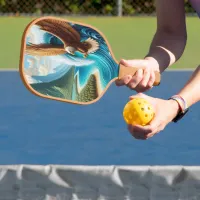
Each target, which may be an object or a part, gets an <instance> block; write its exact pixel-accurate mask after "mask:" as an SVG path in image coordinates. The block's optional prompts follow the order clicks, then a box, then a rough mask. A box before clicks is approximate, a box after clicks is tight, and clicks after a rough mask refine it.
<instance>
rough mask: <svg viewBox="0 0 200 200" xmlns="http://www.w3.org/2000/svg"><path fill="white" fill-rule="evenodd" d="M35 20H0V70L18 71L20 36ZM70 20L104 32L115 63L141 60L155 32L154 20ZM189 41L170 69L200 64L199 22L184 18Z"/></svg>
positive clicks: (193, 18)
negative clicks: (122, 60) (123, 60)
mask: <svg viewBox="0 0 200 200" xmlns="http://www.w3.org/2000/svg"><path fill="white" fill-rule="evenodd" d="M34 18H35V17H1V18H0V26H1V31H0V33H1V37H0V45H1V46H0V68H8V69H9V68H18V66H19V56H20V44H21V37H22V33H23V30H24V28H25V27H26V25H27V24H28V23H29V22H30V21H31V20H32V19H34ZM65 19H69V20H73V21H77V22H82V23H87V24H90V25H92V26H94V27H96V28H98V29H99V30H100V31H101V32H103V33H104V35H105V36H106V38H107V39H108V41H109V43H110V45H111V48H112V50H113V53H114V55H115V57H116V59H117V60H119V59H120V58H125V59H134V58H142V57H144V56H145V54H146V53H147V51H148V47H149V44H150V42H151V40H152V37H153V35H154V32H155V29H156V18H155V17H128V18H127V17H124V18H117V17H108V18H106V17H105V18H104V17H83V18H81V17H77V18H66V17H65ZM187 27H188V28H187V29H188V41H187V47H186V50H185V52H184V55H183V57H182V58H181V60H179V61H178V62H177V63H176V64H174V65H173V66H172V67H171V68H195V67H197V65H198V64H199V63H200V56H199V55H200V54H199V53H200V52H199V46H200V23H199V19H198V18H195V17H187Z"/></svg>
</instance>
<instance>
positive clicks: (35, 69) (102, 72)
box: [20, 17, 119, 104]
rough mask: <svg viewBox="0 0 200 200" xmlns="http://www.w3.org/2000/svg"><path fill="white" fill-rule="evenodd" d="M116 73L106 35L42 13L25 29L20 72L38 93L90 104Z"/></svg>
mask: <svg viewBox="0 0 200 200" xmlns="http://www.w3.org/2000/svg"><path fill="white" fill-rule="evenodd" d="M118 73H119V66H118V64H117V62H116V60H115V58H114V57H113V54H112V52H111V48H110V47H109V44H108V42H107V41H106V39H105V37H104V36H103V35H102V33H100V32H99V31H97V30H96V29H94V28H92V27H90V26H88V25H84V24H80V23H74V22H70V21H66V20H64V19H60V18H54V17H42V18H38V19H36V20H34V21H32V22H31V23H30V24H29V25H28V26H27V28H26V30H25V32H24V35H23V39H22V48H21V60H20V74H21V78H22V80H23V82H24V84H25V86H26V87H27V88H28V89H29V90H30V91H31V92H32V93H34V94H36V95H38V96H40V97H44V98H48V99H53V100H58V101H64V102H69V103H76V104H90V103H93V102H95V101H97V100H99V99H100V98H101V96H102V95H103V94H104V93H105V91H106V90H107V88H108V87H109V85H110V84H111V82H112V81H113V80H115V79H116V78H117V77H118Z"/></svg>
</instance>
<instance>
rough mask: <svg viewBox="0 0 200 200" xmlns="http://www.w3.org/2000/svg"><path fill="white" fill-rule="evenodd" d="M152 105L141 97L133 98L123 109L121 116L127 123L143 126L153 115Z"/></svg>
mask: <svg viewBox="0 0 200 200" xmlns="http://www.w3.org/2000/svg"><path fill="white" fill-rule="evenodd" d="M154 114H155V112H154V108H153V106H152V105H151V104H150V103H149V102H148V101H147V100H146V99H143V98H135V99H133V100H131V101H129V102H128V103H127V104H126V105H125V107H124V110H123V117H124V120H125V121H126V123H127V124H132V125H142V126H145V125H147V124H149V123H150V122H151V120H152V119H153V117H154Z"/></svg>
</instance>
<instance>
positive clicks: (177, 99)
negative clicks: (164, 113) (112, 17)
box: [168, 95, 188, 122]
mask: <svg viewBox="0 0 200 200" xmlns="http://www.w3.org/2000/svg"><path fill="white" fill-rule="evenodd" d="M168 101H169V102H171V106H173V109H174V113H176V115H175V116H174V118H173V120H172V121H173V122H177V121H178V120H180V119H181V118H182V117H183V116H184V115H185V114H186V113H187V112H188V106H187V102H186V101H185V99H184V98H183V97H181V96H180V95H174V96H172V97H170V98H169V99H168ZM173 101H174V103H172V102H173Z"/></svg>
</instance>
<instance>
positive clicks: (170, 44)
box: [146, 31, 187, 73]
mask: <svg viewBox="0 0 200 200" xmlns="http://www.w3.org/2000/svg"><path fill="white" fill-rule="evenodd" d="M186 41H187V36H186V33H181V34H180V35H179V34H176V33H171V32H166V31H157V33H156V34H155V36H154V38H153V40H152V43H151V46H150V49H149V52H148V54H147V56H146V58H148V59H149V58H150V59H151V58H153V59H154V60H156V61H157V63H158V66H159V71H160V72H161V73H162V72H163V71H164V70H165V69H166V68H167V67H169V66H171V65H172V64H174V63H175V62H176V61H177V60H178V59H179V58H180V57H181V56H182V54H183V52H184V49H185V46H186Z"/></svg>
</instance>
